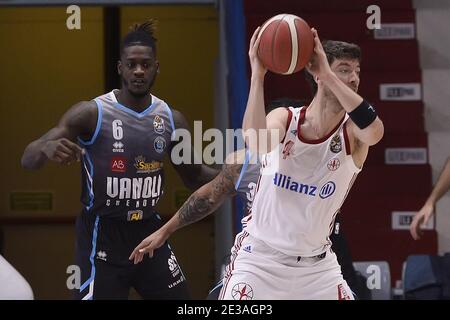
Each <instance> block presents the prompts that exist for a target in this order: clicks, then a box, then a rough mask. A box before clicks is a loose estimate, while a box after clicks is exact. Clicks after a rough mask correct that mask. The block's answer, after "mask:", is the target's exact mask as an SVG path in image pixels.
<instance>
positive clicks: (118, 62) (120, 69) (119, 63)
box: [117, 60, 122, 76]
mask: <svg viewBox="0 0 450 320" xmlns="http://www.w3.org/2000/svg"><path fill="white" fill-rule="evenodd" d="M117 73H118V74H119V76H121V75H122V61H120V60H117Z"/></svg>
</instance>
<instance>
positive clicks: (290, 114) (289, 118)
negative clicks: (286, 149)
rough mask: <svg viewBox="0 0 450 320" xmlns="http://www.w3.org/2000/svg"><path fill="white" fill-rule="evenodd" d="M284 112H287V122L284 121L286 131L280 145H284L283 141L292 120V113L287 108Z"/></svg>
mask: <svg viewBox="0 0 450 320" xmlns="http://www.w3.org/2000/svg"><path fill="white" fill-rule="evenodd" d="M286 110H287V111H288V117H287V121H286V131H285V132H284V137H283V139H282V140H281V143H284V139H286V135H287V132H288V130H289V125H290V124H291V120H292V111H291V110H290V109H289V108H286Z"/></svg>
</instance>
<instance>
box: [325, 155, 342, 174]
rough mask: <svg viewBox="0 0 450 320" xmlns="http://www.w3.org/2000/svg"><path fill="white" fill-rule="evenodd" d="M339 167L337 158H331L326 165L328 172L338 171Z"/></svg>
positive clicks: (339, 163)
mask: <svg viewBox="0 0 450 320" xmlns="http://www.w3.org/2000/svg"><path fill="white" fill-rule="evenodd" d="M340 165H341V162H340V161H339V159H338V158H333V159H331V160H330V161H328V163H327V167H328V170H330V171H336V170H337V169H339V167H340Z"/></svg>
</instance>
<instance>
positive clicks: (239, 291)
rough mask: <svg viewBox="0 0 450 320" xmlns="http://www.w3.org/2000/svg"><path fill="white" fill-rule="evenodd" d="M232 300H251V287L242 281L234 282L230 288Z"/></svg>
mask: <svg viewBox="0 0 450 320" xmlns="http://www.w3.org/2000/svg"><path fill="white" fill-rule="evenodd" d="M231 296H232V297H233V299H234V300H253V288H252V287H251V286H250V285H249V284H247V283H244V282H239V283H236V284H235V285H234V286H233V289H231Z"/></svg>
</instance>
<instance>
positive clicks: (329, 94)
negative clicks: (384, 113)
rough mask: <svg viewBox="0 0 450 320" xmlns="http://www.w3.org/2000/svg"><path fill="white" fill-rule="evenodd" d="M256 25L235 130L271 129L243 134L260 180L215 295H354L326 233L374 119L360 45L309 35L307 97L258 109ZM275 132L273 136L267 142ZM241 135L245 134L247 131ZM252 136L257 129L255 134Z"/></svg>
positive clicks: (374, 138)
mask: <svg viewBox="0 0 450 320" xmlns="http://www.w3.org/2000/svg"><path fill="white" fill-rule="evenodd" d="M258 32H259V28H258V29H257V30H256V31H255V33H254V34H253V37H252V39H251V41H250V49H249V57H250V63H251V68H252V76H251V87H250V93H249V98H248V102H247V109H246V111H245V115H244V121H243V129H244V132H245V133H246V134H247V133H248V131H247V130H257V132H259V131H260V130H265V129H268V130H271V131H270V132H271V134H270V135H269V137H268V139H266V140H267V141H262V140H261V141H259V140H258V139H250V138H249V139H247V140H246V142H247V144H248V147H249V148H250V150H251V151H252V152H259V153H261V154H262V159H261V164H262V169H261V177H260V181H259V183H258V186H257V191H256V195H255V199H254V202H253V207H252V213H251V215H250V217H249V219H248V221H247V228H246V229H245V230H244V231H243V232H241V233H240V234H238V235H237V236H236V240H235V246H234V247H233V249H232V258H231V262H230V264H229V266H228V267H227V270H226V273H225V279H224V287H223V289H222V291H221V296H220V298H221V299H237V300H242V299H353V295H352V293H351V291H350V289H349V287H348V285H347V283H346V282H345V280H344V279H343V277H342V274H341V269H340V266H339V264H338V262H337V259H336V255H335V254H334V253H333V252H332V251H330V246H331V243H330V241H329V236H330V233H331V228H332V226H333V221H334V218H335V215H336V214H337V212H338V211H339V208H340V207H341V205H342V203H343V201H344V199H345V197H346V196H347V194H348V192H349V190H350V187H351V185H352V184H353V182H354V180H355V178H356V176H357V174H358V173H359V172H360V170H361V168H362V166H363V163H364V161H365V159H366V157H367V154H368V149H369V146H371V145H374V144H376V143H377V142H378V141H380V139H381V138H382V136H383V132H384V129H383V124H382V122H381V120H380V119H379V118H378V116H377V115H376V112H375V110H374V108H373V107H372V106H370V105H369V104H368V103H367V102H366V101H365V100H364V99H363V98H362V97H361V96H359V95H358V94H357V91H358V86H359V73H360V49H359V47H358V46H356V45H354V44H349V43H344V42H338V41H328V42H326V43H325V49H324V47H323V46H322V44H321V42H320V39H319V37H318V34H317V31H316V30H315V29H312V32H313V35H314V53H313V56H312V58H311V61H310V63H309V64H308V66H307V70H308V72H309V73H310V74H311V75H312V76H313V78H314V80H315V82H316V83H317V86H318V89H317V93H316V94H315V97H314V99H313V101H312V102H311V104H310V105H309V106H307V107H302V108H288V109H283V108H278V109H275V110H274V111H273V112H271V113H270V114H268V115H267V117H265V116H264V90H263V88H264V77H265V74H266V72H267V70H266V69H265V67H264V66H263V65H262V64H261V63H260V61H259V59H258V58H257V54H256V52H257V49H258V45H259V39H258ZM277 134H278V137H279V138H278V139H277V140H276V141H275V142H276V143H272V144H269V143H267V142H268V141H270V139H271V138H272V136H273V135H274V136H275V137H276V136H277ZM246 137H249V136H246ZM256 137H257V136H256Z"/></svg>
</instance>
